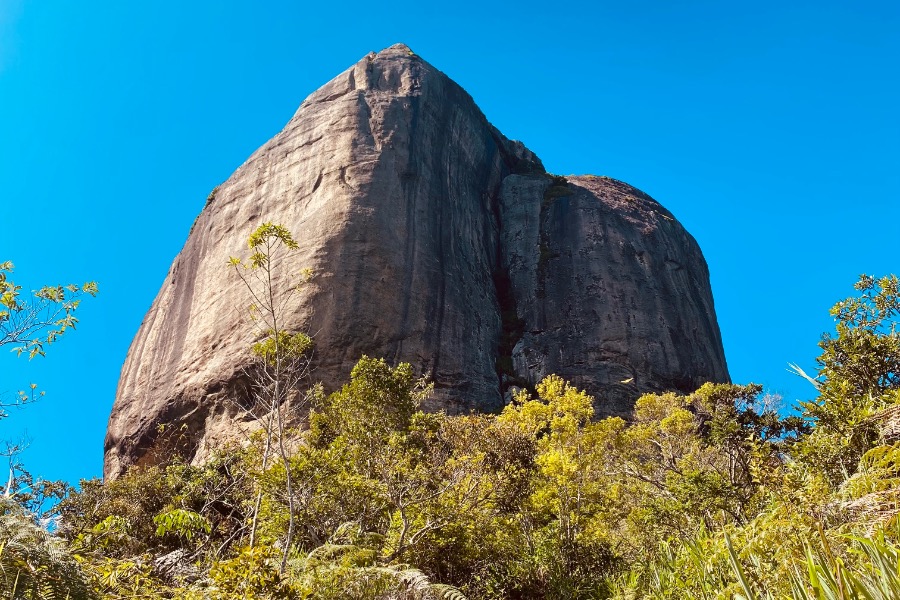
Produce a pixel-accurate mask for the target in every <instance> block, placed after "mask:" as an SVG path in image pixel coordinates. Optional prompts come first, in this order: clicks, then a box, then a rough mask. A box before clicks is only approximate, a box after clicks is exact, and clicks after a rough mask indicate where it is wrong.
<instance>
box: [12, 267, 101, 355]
mask: <svg viewBox="0 0 900 600" xmlns="http://www.w3.org/2000/svg"><path fill="white" fill-rule="evenodd" d="M12 271H13V264H12V263H11V262H9V261H6V262H4V263H2V264H0V306H2V309H0V346H3V345H7V344H11V345H13V346H14V347H13V351H14V352H16V354H17V355H21V354H23V353H25V354H28V358H34V357H35V356H39V355H40V356H43V355H44V354H45V349H44V346H45V345H48V344H52V343H53V342H55V341H56V340H57V338H59V336H61V335H62V334H64V333H65V332H66V331H67V330H69V329H75V325H76V323H78V319H77V318H76V317H75V315H74V313H75V310H76V309H77V308H78V306H79V304H80V303H81V300H80V298H81V297H82V296H83V295H85V294H88V295H90V296H96V295H97V284H96V282H93V281H89V282H87V283H85V284H83V285H81V286H77V285H74V284H69V285H55V286H45V287H42V288H40V289H39V290H35V291H34V292H33V293H32V295H31V297H25V298H23V297H22V286H20V285H16V284H15V283H13V282H12V281H11V280H10V279H9V275H10V274H11V273H12Z"/></svg>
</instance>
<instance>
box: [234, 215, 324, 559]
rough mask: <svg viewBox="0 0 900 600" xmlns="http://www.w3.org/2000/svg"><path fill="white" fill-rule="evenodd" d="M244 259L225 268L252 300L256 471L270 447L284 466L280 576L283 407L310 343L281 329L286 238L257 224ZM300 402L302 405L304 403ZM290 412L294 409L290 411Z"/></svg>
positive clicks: (289, 247)
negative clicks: (258, 439) (260, 438)
mask: <svg viewBox="0 0 900 600" xmlns="http://www.w3.org/2000/svg"><path fill="white" fill-rule="evenodd" d="M247 245H248V247H249V248H250V250H251V254H250V257H249V258H248V259H247V260H246V261H243V260H241V259H239V258H234V257H232V258H231V259H230V265H231V266H232V267H233V268H234V270H235V272H236V273H237V274H238V276H239V277H240V278H241V281H242V282H243V283H244V285H245V286H246V288H247V290H248V291H249V292H250V295H251V297H252V299H253V304H252V305H251V306H250V307H249V308H250V316H251V318H252V319H253V321H254V322H255V323H256V324H257V333H258V336H259V338H260V339H258V341H256V342H255V343H254V344H253V345H252V347H251V353H252V354H253V356H254V357H255V358H256V363H255V365H254V367H253V369H252V370H251V376H252V379H253V382H254V391H253V397H252V398H251V399H250V403H249V405H248V406H247V407H246V408H247V410H248V411H249V412H250V413H251V414H252V415H253V416H254V418H255V419H256V420H257V422H258V423H260V425H261V426H262V428H263V430H264V431H265V447H264V449H263V456H262V470H263V472H265V470H266V469H267V468H268V466H269V460H270V457H271V453H272V449H273V447H276V448H277V452H278V456H279V457H280V459H281V462H282V464H283V466H284V470H285V477H286V481H285V484H286V497H287V504H288V531H287V539H286V540H285V544H284V551H283V554H282V562H281V568H282V571H283V570H284V568H285V566H286V564H287V558H288V553H289V552H290V547H291V541H292V539H293V535H294V490H293V481H292V478H291V469H290V456H289V453H288V449H287V446H286V443H285V422H286V415H285V411H286V410H287V408H286V406H287V404H288V402H289V400H290V399H291V397H292V395H295V394H296V395H297V396H298V397H299V386H300V384H301V382H302V381H303V380H304V379H305V378H306V377H307V375H308V374H309V364H310V360H309V355H310V351H311V350H312V345H313V342H312V338H310V337H309V336H308V335H306V334H305V333H302V332H289V331H287V330H286V329H285V327H284V323H283V311H284V306H285V304H284V302H285V299H286V297H288V296H289V295H290V292H291V291H293V290H294V289H296V288H295V287H292V288H291V289H290V290H284V292H283V293H281V294H280V293H279V290H278V289H276V284H277V280H276V268H277V266H278V265H280V264H281V263H283V262H284V260H285V258H286V257H287V255H288V254H289V253H290V252H291V251H293V250H296V249H297V248H298V246H297V242H296V241H294V238H293V237H292V236H291V234H290V232H289V231H288V230H287V229H286V228H285V227H283V226H281V225H275V224H272V223H268V222H267V223H263V224H262V225H260V226H259V227H258V228H257V229H256V230H255V231H254V232H253V233H251V234H250V237H249V238H248V240H247ZM310 277H311V271H309V270H304V271H303V272H302V275H301V281H300V282H298V284H299V283H303V282H305V281H308V280H309V278H310ZM301 400H307V401H308V398H305V399H302V398H301ZM294 408H295V410H296V409H299V408H300V407H298V406H295V407H294ZM261 503H262V490H260V492H259V493H258V495H257V499H256V504H255V507H254V510H253V523H252V526H251V530H250V546H251V547H252V546H253V545H254V543H255V541H256V530H257V527H258V522H259V510H260V505H261Z"/></svg>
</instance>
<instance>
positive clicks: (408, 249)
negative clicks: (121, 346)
mask: <svg viewBox="0 0 900 600" xmlns="http://www.w3.org/2000/svg"><path fill="white" fill-rule="evenodd" d="M264 221H271V222H275V223H280V224H283V225H285V226H286V227H287V228H288V229H289V230H290V231H291V232H292V233H293V234H294V237H295V238H296V239H297V241H298V242H299V244H300V249H299V250H298V251H297V252H296V253H295V255H294V256H293V257H292V262H291V264H290V265H285V268H284V269H282V270H281V271H280V272H281V273H282V279H280V280H276V282H275V284H276V288H277V289H279V290H280V293H286V290H287V288H288V287H289V285H290V284H291V282H292V281H294V280H296V275H297V274H298V272H299V271H300V270H301V269H304V268H309V269H312V270H313V272H314V273H315V277H314V278H313V279H312V281H311V282H310V283H309V284H307V285H306V286H304V287H303V288H302V290H301V292H300V293H295V294H293V295H292V296H291V301H290V303H289V304H288V305H287V309H286V314H285V325H286V327H287V328H289V329H292V330H296V331H305V332H309V333H311V334H313V335H314V338H315V342H316V351H315V358H314V368H315V371H314V378H315V379H316V380H319V381H322V382H323V383H324V384H325V387H326V389H335V388H336V387H337V386H339V385H340V384H341V383H342V382H343V381H345V380H346V379H347V378H348V376H349V372H350V369H351V368H352V366H353V365H354V364H355V363H356V361H357V360H358V359H359V358H360V356H361V355H363V354H368V355H371V356H381V357H385V358H386V359H387V360H389V361H390V362H394V363H396V362H400V361H406V362H410V363H411V364H412V365H413V367H414V368H415V369H416V370H417V371H418V372H420V373H422V374H426V375H428V376H430V377H431V378H432V380H433V381H434V383H435V394H434V396H433V399H432V401H431V404H430V406H427V407H426V408H427V409H430V410H440V409H444V410H447V411H450V412H460V411H468V410H473V409H474V410H484V411H493V410H497V409H499V408H500V407H501V406H502V404H503V398H504V396H503V392H504V391H505V389H506V388H507V387H508V386H510V385H514V384H515V385H526V386H527V385H532V384H534V383H535V382H536V381H538V380H539V379H540V378H541V377H542V376H543V375H545V374H549V373H557V374H560V375H562V376H564V377H566V378H568V379H570V380H571V381H573V382H574V383H575V384H577V385H579V386H581V387H584V388H585V389H587V390H588V391H589V392H590V393H592V394H594V397H595V398H596V405H597V408H598V411H599V413H600V414H622V413H624V412H627V410H629V409H630V406H631V404H632V403H633V401H634V399H635V398H636V397H637V396H638V395H639V393H641V392H643V391H648V390H662V389H680V390H690V389H692V388H694V387H696V386H697V385H698V384H700V383H702V382H704V381H709V380H712V381H727V380H728V372H727V368H726V365H725V359H724V353H723V350H722V344H721V340H720V336H719V330H718V325H717V323H716V318H715V312H714V310H713V301H712V294H711V291H710V287H709V275H708V272H707V267H706V263H705V261H704V259H703V256H702V254H701V253H700V249H699V248H698V246H697V244H696V242H695V241H694V240H693V238H692V237H691V236H690V235H689V234H688V233H687V232H686V231H685V230H684V229H683V228H682V227H681V225H680V224H679V223H678V222H677V221H676V220H675V219H674V217H672V215H671V214H670V213H669V212H668V211H666V210H665V209H664V208H662V207H661V206H660V205H659V204H658V203H656V202H655V201H653V200H652V199H650V198H649V197H648V196H646V195H645V194H643V193H641V192H639V191H638V190H636V189H634V188H631V187H630V186H627V185H626V184H623V183H621V182H617V181H614V180H611V179H607V178H594V177H577V178H576V177H570V178H569V179H568V181H565V180H563V179H561V178H557V179H554V178H552V177H551V176H549V175H547V174H545V173H544V169H543V166H542V164H541V162H540V160H539V159H538V158H537V157H536V156H535V155H534V154H533V153H532V152H530V151H529V150H528V149H527V148H525V146H524V145H522V144H521V143H519V142H513V141H510V140H507V139H506V138H505V137H504V136H503V135H502V134H501V133H500V132H498V131H497V130H496V129H495V128H493V127H492V126H491V125H490V124H489V123H488V121H487V119H486V118H485V116H484V115H483V114H482V113H481V111H480V110H479V109H478V107H477V106H476V105H475V103H474V101H473V100H472V98H471V97H470V96H469V95H468V94H467V93H466V92H465V91H464V90H463V89H462V88H460V87H459V86H458V85H457V84H455V83H454V82H453V81H451V80H450V79H449V78H447V77H446V76H445V75H444V74H443V73H441V72H440V71H438V70H437V69H435V68H434V67H432V66H431V65H429V64H428V63H427V62H425V61H423V60H422V59H421V58H419V57H417V56H415V55H414V54H413V53H412V52H411V51H410V50H409V49H408V48H407V47H406V46H403V45H401V44H398V45H395V46H392V47H390V48H388V49H386V50H384V51H382V52H379V53H378V54H374V53H372V54H369V55H368V56H366V57H364V58H363V59H362V60H361V61H359V62H358V63H357V64H355V65H354V66H352V67H351V68H350V69H348V70H347V71H345V72H344V73H342V74H340V75H338V76H337V77H336V78H335V79H333V80H332V81H331V82H329V83H327V84H326V85H325V86H323V87H322V88H321V89H319V90H318V91H316V92H315V93H314V94H312V95H311V96H310V97H309V98H307V99H306V100H305V101H304V102H303V104H302V105H301V106H300V108H299V109H298V111H297V113H296V114H295V115H294V117H293V118H292V119H291V121H290V122H289V123H288V124H287V126H286V127H285V128H284V130H283V131H281V132H280V133H279V134H278V135H276V136H275V137H274V138H273V139H272V140H270V141H269V142H267V143H266V144H265V145H264V146H263V147H262V148H260V149H259V150H257V151H256V152H255V153H254V154H253V155H252V156H251V157H250V158H249V159H248V160H247V162H246V163H245V164H244V165H242V166H241V167H240V168H239V169H238V170H237V171H236V172H235V173H234V174H233V175H232V176H231V177H230V178H229V179H228V180H227V181H226V182H224V183H223V184H222V185H221V186H219V187H218V188H217V189H216V191H215V192H214V193H213V194H211V195H210V198H209V199H208V201H207V204H206V206H205V207H204V208H203V211H202V212H201V213H200V215H199V217H198V218H197V221H196V223H195V224H194V227H193V228H192V230H191V232H190V234H189V236H188V239H187V242H186V243H185V246H184V248H183V249H182V251H181V252H180V253H179V255H178V256H177V257H176V259H175V262H174V263H173V265H172V267H171V270H170V272H169V275H168V276H167V278H166V280H165V282H164V283H163V286H162V289H161V290H160V292H159V295H158V296H157V298H156V300H155V301H154V303H153V305H152V307H151V308H150V311H149V312H148V313H147V316H146V317H145V319H144V322H143V323H142V325H141V327H140V329H139V331H138V333H137V335H136V337H135V339H134V341H133V342H132V346H131V349H130V350H129V353H128V357H127V359H126V362H125V365H124V366H123V369H122V376H121V379H120V381H119V389H118V393H117V396H116V402H115V405H114V406H113V411H112V414H111V416H110V420H109V427H108V430H107V438H106V447H105V464H104V473H105V476H107V477H116V476H118V475H120V474H121V473H123V472H124V470H125V469H126V468H127V467H129V466H130V465H133V464H147V463H153V462H158V461H162V460H165V459H166V458H168V457H170V456H171V454H172V453H173V452H180V453H182V454H184V455H186V456H187V457H188V458H191V457H193V458H198V457H202V456H203V455H204V453H205V452H206V449H207V448H209V447H211V446H214V445H215V444H216V443H218V442H219V441H221V440H224V439H228V438H233V437H235V435H236V432H237V431H238V430H239V429H240V428H242V427H243V426H244V425H245V424H246V417H245V415H243V414H242V413H241V411H240V408H239V406H240V403H241V398H242V397H244V396H246V394H247V393H248V384H247V381H246V378H245V376H244V375H243V369H244V367H245V366H246V364H247V363H248V360H249V353H248V347H249V344H250V343H251V342H252V341H253V328H252V327H250V326H249V324H248V323H247V320H246V318H245V317H246V315H245V310H244V309H243V308H242V307H246V306H249V304H250V303H251V302H250V298H249V296H248V294H247V292H246V291H245V290H244V288H243V286H242V284H241V282H240V281H239V280H238V278H237V277H236V276H235V274H234V273H232V272H230V271H229V270H228V268H227V258H228V257H229V256H232V255H239V254H240V253H241V252H242V251H243V249H244V248H245V245H246V239H247V236H248V235H249V234H250V232H251V231H252V230H253V229H255V228H256V227H257V226H258V225H259V224H261V223H262V222H264ZM629 378H631V379H632V381H631V382H629V383H628V384H624V383H621V382H622V381H624V380H627V379H629ZM160 425H164V427H160ZM173 431H174V432H177V434H171V433H169V432H173Z"/></svg>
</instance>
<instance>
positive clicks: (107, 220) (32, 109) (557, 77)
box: [0, 0, 900, 481]
mask: <svg viewBox="0 0 900 600" xmlns="http://www.w3.org/2000/svg"><path fill="white" fill-rule="evenodd" d="M255 4H262V3H249V2H247V3H241V2H227V1H223V2H212V1H198V2H190V3H186V2H174V1H171V0H160V1H157V2H153V3H129V2H91V1H85V2H80V3H72V2H64V1H62V0H41V1H40V2H30V1H27V0H0V209H2V210H0V223H2V232H3V235H2V236H0V261H2V260H12V261H13V262H14V263H15V264H16V275H17V280H18V282H19V283H22V284H23V285H24V286H25V287H26V288H33V287H38V286H39V285H41V284H44V283H51V282H68V281H75V282H80V281H85V280H89V279H94V280H97V281H98V282H99V284H100V290H101V293H100V295H99V296H98V297H97V298H96V299H93V300H90V301H87V302H85V304H84V306H83V308H82V309H81V310H79V313H80V314H79V316H80V317H81V324H80V326H79V329H78V331H76V332H73V333H72V334H71V335H67V336H66V339H63V340H62V341H60V342H59V343H58V344H56V345H55V346H53V347H52V348H51V349H50V352H49V353H48V356H47V357H46V358H41V359H35V360H34V361H31V362H30V363H29V362H27V361H25V360H24V359H16V358H15V357H14V356H4V355H0V392H3V391H9V392H12V391H15V390H17V389H21V388H24V387H26V386H27V385H28V383H30V382H32V381H34V382H36V383H38V384H39V385H40V387H41V388H42V389H44V390H46V392H47V396H46V397H45V398H44V399H43V400H42V401H41V402H40V403H39V404H36V405H33V406H30V407H28V408H26V409H23V410H19V411H14V412H13V414H12V415H11V416H10V418H8V419H6V420H4V421H3V422H2V423H0V438H16V437H20V436H21V435H22V434H24V433H26V432H27V435H28V436H29V437H30V438H31V439H32V445H31V447H30V448H29V450H28V451H27V453H26V454H25V456H24V458H25V461H26V464H27V466H28V467H29V468H30V469H31V470H32V471H33V472H35V473H37V474H39V475H42V476H44V477H47V478H65V479H68V480H70V481H76V480H77V479H79V478H81V477H92V476H97V475H99V474H100V472H101V469H102V448H103V436H104V432H105V427H106V420H107V417H108V415H109V410H110V408H111V406H112V402H113V399H114V397H115V390H116V383H117V381H118V375H119V370H120V368H121V365H122V363H123V361H124V359H125V355H126V352H127V350H128V345H129V344H130V342H131V339H132V337H133V335H134V333H135V332H136V331H137V328H138V326H139V324H140V322H141V319H142V318H143V315H144V313H145V312H146V310H147V309H148V308H149V306H150V303H151V302H152V300H153V298H154V296H155V295H156V292H157V291H158V289H159V286H160V285H161V283H162V281H163V278H164V276H165V274H166V272H167V270H168V268H169V265H170V264H171V262H172V259H173V258H174V257H175V255H176V253H177V252H178V251H179V250H180V248H181V246H182V244H183V243H184V240H185V238H186V237H187V233H188V230H189V229H190V226H191V223H192V222H193V220H194V218H195V217H196V216H197V214H198V213H199V211H200V209H201V208H202V206H203V203H204V201H205V199H206V196H207V194H208V193H209V191H210V190H211V189H212V188H213V187H215V186H216V185H217V184H219V183H221V182H222V181H223V180H225V179H226V178H227V177H228V176H229V175H230V174H231V173H232V171H234V169H235V168H237V167H238V166H239V165H240V164H241V163H242V162H243V161H244V159H246V158H247V157H248V156H249V155H250V154H251V153H252V152H253V151H254V150H255V149H256V148H257V147H258V146H260V145H261V144H262V143H263V142H265V141H266V140H267V139H268V138H270V137H271V136H272V135H274V134H275V133H277V132H278V131H279V130H280V129H281V127H282V126H283V125H284V124H285V123H286V122H287V121H288V119H289V118H290V117H291V115H292V114H293V113H294V111H295V110H296V108H297V106H299V104H300V103H301V102H302V100H303V99H304V98H305V97H306V96H307V95H308V94H310V93H311V92H313V91H314V90H315V89H316V88H318V87H319V86H320V85H322V84H323V83H325V82H326V81H328V80H329V79H331V78H332V77H333V76H335V75H337V74H338V73H339V72H341V71H343V70H344V69H346V68H347V67H348V66H350V65H351V64H352V63H354V62H355V61H357V60H359V59H360V58H361V57H362V56H363V55H364V54H366V53H367V52H369V51H370V50H376V51H377V50H380V49H382V48H384V47H387V46H389V45H391V44H393V43H396V42H403V43H406V44H408V45H409V46H410V47H411V48H412V49H413V50H414V51H415V52H416V53H417V54H419V55H421V56H422V57H423V58H425V60H427V61H429V62H430V63H431V64H433V65H435V66H436V67H437V68H439V69H441V70H442V71H444V72H445V73H447V74H448V75H449V76H450V77H452V78H453V79H455V80H456V81H457V82H458V83H460V84H461V85H462V86H463V87H464V88H466V89H467V90H468V91H469V93H471V94H472V96H473V97H474V98H475V101H476V102H477V103H478V104H479V106H480V107H481V109H482V110H483V111H484V113H485V114H486V115H487V117H488V119H490V120H491V121H492V122H493V123H494V124H495V125H496V126H497V127H498V128H499V129H500V130H501V131H503V132H504V133H505V134H506V135H507V136H509V137H511V138H516V139H521V140H523V141H524V142H525V144H526V145H527V146H528V147H529V148H531V149H532V150H534V151H535V152H536V153H537V154H538V155H539V156H540V157H541V158H542V159H543V161H544V163H545V165H546V166H547V168H548V170H550V171H552V172H554V173H560V174H570V173H574V174H583V173H592V174H596V175H608V176H610V177H614V178H617V179H621V180H624V181H627V182H628V183H630V184H632V185H634V186H636V187H638V188H640V189H642V190H643V191H645V192H647V193H649V194H650V195H652V196H653V197H654V198H656V199H657V200H659V201H660V202H661V203H662V204H663V205H665V206H666V207H667V208H668V209H670V210H671V211H672V212H673V213H674V214H675V215H676V217H677V218H678V219H679V220H680V221H681V222H682V223H683V224H684V226H685V227H686V228H687V229H688V231H690V232H691V233H692V234H693V235H694V237H696V238H697V240H698V242H699V243H700V246H701V248H702V249H703V251H704V254H705V256H706V259H707V261H708V263H709V267H710V271H711V274H712V285H713V293H714V296H715V302H716V308H717V312H718V318H719V324H720V326H721V328H722V333H723V338H724V342H725V350H726V356H727V358H728V363H729V367H730V370H731V374H732V377H733V379H734V380H735V381H736V382H741V383H745V382H750V381H754V382H758V383H762V384H764V385H765V386H766V388H767V389H769V390H770V391H772V392H775V393H780V394H782V395H783V396H784V398H785V399H786V400H788V401H794V400H797V399H804V398H809V397H810V395H811V393H812V388H811V387H810V386H809V385H808V384H807V383H805V382H803V381H802V380H800V379H798V378H796V377H792V376H791V375H789V374H788V373H787V372H786V371H785V368H786V366H787V363H788V362H797V363H800V364H801V365H802V366H803V367H804V368H805V369H807V370H808V371H813V370H814V369H815V356H816V355H817V350H818V349H817V346H816V343H817V341H818V339H819V336H820V334H821V333H822V332H824V331H829V330H831V329H832V328H833V322H832V320H831V318H830V317H829V315H828V308H829V307H830V306H831V305H832V304H833V303H834V302H836V301H837V300H839V299H841V298H843V297H846V296H848V295H850V294H851V293H852V292H853V290H852V284H853V282H854V281H855V280H856V278H857V276H858V275H859V274H860V273H863V272H866V273H871V274H876V275H881V274H886V273H889V272H895V273H896V272H900V264H898V256H900V253H898V246H897V237H898V236H897V225H898V222H900V116H898V115H900V111H898V108H900V4H898V3H896V2H857V3H852V5H851V3H847V2H829V1H817V2H787V3H785V2H783V1H781V2H767V1H762V2H754V3H747V4H744V5H740V4H739V3H732V2H683V3H672V2H649V1H636V2H591V3H583V4H581V3H566V2H562V3H555V4H547V3H536V2H535V3H530V2H515V3H512V2H495V3H485V2H478V3H475V2H462V3H457V4H453V5H451V4H446V3H442V4H435V5H434V6H432V7H429V6H425V5H424V4H423V3H413V2H394V3H390V4H384V3H381V4H379V3H371V2H367V3H361V2H359V3H358V2H343V3H337V2H333V3H308V4H307V3H301V2H277V1H276V2H266V3H265V4H264V8H260V7H259V6H256V5H255ZM248 233H249V232H248ZM295 233H296V234H298V235H302V232H295ZM224 259H225V257H223V261H224ZM223 264H224V262H223ZM223 326H228V324H223Z"/></svg>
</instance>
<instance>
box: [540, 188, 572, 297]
mask: <svg viewBox="0 0 900 600" xmlns="http://www.w3.org/2000/svg"><path fill="white" fill-rule="evenodd" d="M547 177H548V178H549V179H550V185H549V186H547V188H546V189H544V199H543V200H542V201H541V212H540V221H539V224H538V227H539V232H540V234H539V242H538V243H539V248H538V252H539V254H538V273H537V289H536V291H535V294H536V295H537V297H538V298H540V299H543V298H545V297H546V295H547V290H546V285H547V267H548V264H549V263H550V261H551V260H552V259H554V258H558V257H559V252H555V251H554V250H553V249H552V247H551V244H550V218H551V215H550V209H551V208H552V206H553V202H554V201H555V200H556V199H557V198H562V197H564V196H571V195H572V190H571V189H570V188H569V181H568V180H567V179H566V178H565V177H563V176H561V175H549V174H548V175H547Z"/></svg>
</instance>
